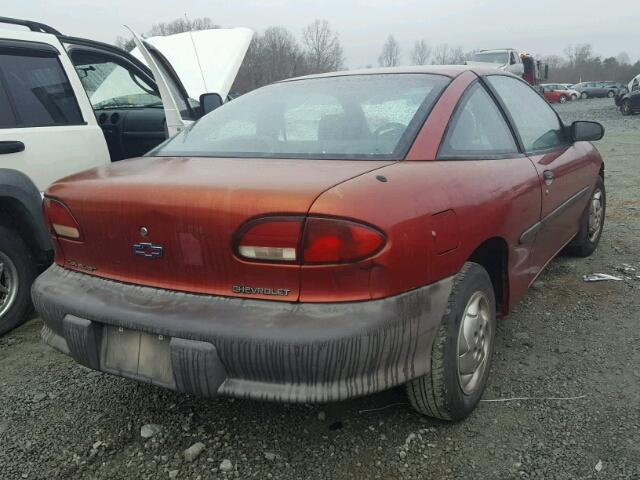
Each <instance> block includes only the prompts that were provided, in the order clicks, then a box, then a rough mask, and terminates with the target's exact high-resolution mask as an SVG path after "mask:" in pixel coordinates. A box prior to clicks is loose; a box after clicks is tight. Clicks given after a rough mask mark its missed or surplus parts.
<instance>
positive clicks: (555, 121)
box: [486, 75, 567, 152]
mask: <svg viewBox="0 0 640 480" xmlns="http://www.w3.org/2000/svg"><path fill="white" fill-rule="evenodd" d="M486 79H487V81H488V82H489V84H490V85H491V86H492V87H493V88H494V89H495V91H496V92H497V93H498V96H499V97H500V98H501V99H502V102H503V103H504V105H505V107H506V109H507V110H508V112H509V114H510V115H511V118H512V119H513V123H514V124H515V128H516V130H517V131H518V134H519V135H520V139H521V140H522V145H523V146H524V149H525V151H526V152H534V151H537V150H547V149H551V148H555V147H559V146H561V145H565V144H566V143H567V139H566V135H565V132H564V128H563V126H562V124H561V123H560V119H559V118H558V115H556V113H555V111H554V110H553V108H552V107H551V106H550V105H549V104H548V103H547V102H545V101H544V100H543V99H542V98H541V97H540V96H539V95H538V94H537V93H536V92H535V91H534V90H533V89H532V88H531V87H529V86H528V85H527V84H525V83H524V82H522V81H520V80H517V79H515V78H511V77H507V76H503V75H489V76H487V77H486Z"/></svg>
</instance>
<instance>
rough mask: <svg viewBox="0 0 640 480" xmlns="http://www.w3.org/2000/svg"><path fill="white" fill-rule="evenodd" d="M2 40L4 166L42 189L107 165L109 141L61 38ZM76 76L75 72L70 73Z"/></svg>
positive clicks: (20, 35) (0, 153)
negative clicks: (76, 173) (65, 177)
mask: <svg viewBox="0 0 640 480" xmlns="http://www.w3.org/2000/svg"><path fill="white" fill-rule="evenodd" d="M13 35H15V36H14V37H13V38H12V39H0V104H1V105H0V110H1V111H2V113H1V114H0V142H2V143H1V144H0V145H2V146H1V147H0V168H10V169H15V170H19V171H21V172H23V173H25V174H26V175H27V176H29V177H30V178H31V179H32V181H33V182H34V183H35V184H36V186H37V187H38V188H39V189H40V190H41V191H42V190H44V189H45V188H46V187H47V185H49V184H50V183H51V182H53V181H54V180H57V179H58V178H61V177H64V176H67V175H70V174H72V173H75V172H78V171H80V170H86V169H88V168H91V167H95V166H98V165H102V164H106V163H108V162H109V154H108V151H107V146H106V143H105V140H104V138H103V136H102V133H101V132H100V129H99V128H98V126H97V124H96V120H95V118H94V117H93V115H92V112H91V108H90V106H89V104H88V101H87V98H86V96H84V95H83V89H82V86H81V85H80V83H79V81H78V79H77V77H74V75H73V66H72V65H71V63H70V62H69V59H68V57H67V56H66V55H65V54H64V50H63V48H62V45H61V44H60V42H58V40H57V39H56V37H55V36H53V35H44V34H34V33H32V32H17V31H16V32H15V34H12V36H13ZM69 72H70V74H68V73H69Z"/></svg>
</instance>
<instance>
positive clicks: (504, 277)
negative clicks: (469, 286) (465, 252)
mask: <svg viewBox="0 0 640 480" xmlns="http://www.w3.org/2000/svg"><path fill="white" fill-rule="evenodd" d="M469 261H470V262H475V263H478V264H480V265H482V266H483V267H484V269H485V270H486V271H487V273H488V274H489V277H490V278H491V283H492V284H493V291H494V293H495V296H496V309H497V311H498V313H499V314H502V315H506V314H507V311H508V308H509V275H508V272H509V270H508V262H509V247H508V245H507V242H506V241H505V240H504V239H502V238H500V237H493V238H490V239H488V240H486V241H485V242H484V243H482V244H481V245H480V246H479V247H478V248H476V249H475V250H474V251H473V253H472V254H471V256H470V257H469Z"/></svg>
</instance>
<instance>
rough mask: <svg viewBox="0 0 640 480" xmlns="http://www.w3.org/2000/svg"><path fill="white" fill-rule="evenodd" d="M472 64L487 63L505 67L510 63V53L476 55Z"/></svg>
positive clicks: (472, 59)
mask: <svg viewBox="0 0 640 480" xmlns="http://www.w3.org/2000/svg"><path fill="white" fill-rule="evenodd" d="M471 61H472V62H485V63H496V64H498V65H505V64H507V63H509V53H508V52H480V53H474V54H473V56H472V57H471Z"/></svg>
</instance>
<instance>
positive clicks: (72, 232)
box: [43, 197, 81, 240]
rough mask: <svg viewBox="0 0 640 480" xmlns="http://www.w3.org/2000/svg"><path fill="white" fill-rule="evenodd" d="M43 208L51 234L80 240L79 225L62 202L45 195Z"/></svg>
mask: <svg viewBox="0 0 640 480" xmlns="http://www.w3.org/2000/svg"><path fill="white" fill-rule="evenodd" d="M43 209H44V216H45V218H46V220H47V224H48V225H49V231H50V232H51V234H52V235H55V236H58V237H62V238H68V239H71V240H80V237H81V235H80V225H78V222H77V221H76V219H75V218H73V215H72V214H71V212H70V211H69V208H67V206H66V205H65V204H64V203H62V202H60V201H58V200H54V199H53V198H48V197H45V199H44V202H43Z"/></svg>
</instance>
